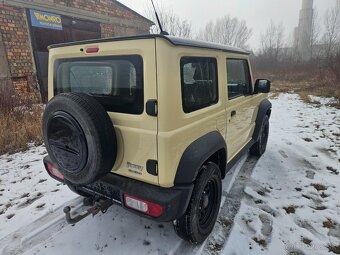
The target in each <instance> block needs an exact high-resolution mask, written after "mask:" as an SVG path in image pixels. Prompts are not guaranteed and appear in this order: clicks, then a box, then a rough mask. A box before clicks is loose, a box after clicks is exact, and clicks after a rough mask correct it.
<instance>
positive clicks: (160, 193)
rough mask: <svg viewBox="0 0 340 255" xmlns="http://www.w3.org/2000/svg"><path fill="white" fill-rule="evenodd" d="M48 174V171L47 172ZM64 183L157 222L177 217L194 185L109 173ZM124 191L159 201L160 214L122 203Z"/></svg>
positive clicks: (46, 159) (188, 199) (182, 212)
mask: <svg viewBox="0 0 340 255" xmlns="http://www.w3.org/2000/svg"><path fill="white" fill-rule="evenodd" d="M44 162H50V163H52V162H51V159H50V158H49V157H48V156H46V157H45V158H44ZM46 171H47V169H46ZM47 172H48V171H47ZM48 174H49V175H50V173H49V172H48ZM50 176H51V177H52V178H54V179H55V180H57V181H61V180H58V179H56V178H55V177H54V176H52V175H50ZM64 183H66V184H68V185H71V186H72V189H71V190H72V191H74V192H76V193H78V194H80V193H83V194H82V195H83V196H84V195H85V194H88V195H89V196H94V197H104V198H108V199H112V201H113V202H115V203H116V204H120V205H121V206H123V207H124V208H125V209H127V210H128V211H131V212H133V213H135V214H137V215H140V216H142V217H145V218H149V219H152V220H155V221H159V222H168V221H172V220H175V219H178V218H179V217H181V216H182V215H183V214H184V213H185V211H186V209H187V207H188V205H189V201H190V199H191V194H192V191H193V188H194V185H193V184H189V185H177V186H174V187H171V188H163V187H159V186H155V185H151V184H148V183H145V182H141V181H137V180H134V179H131V178H127V177H124V176H120V175H116V174H113V173H109V174H107V175H105V176H104V177H102V178H101V179H100V180H98V181H97V182H94V183H92V184H90V185H85V186H81V185H74V184H71V183H68V182H67V181H66V180H65V182H64ZM94 187H99V189H98V190H93V189H94ZM124 194H128V195H131V196H133V197H137V198H140V199H143V200H145V201H149V202H152V203H156V204H159V205H162V206H163V208H164V211H163V214H162V215H161V216H160V217H159V218H153V217H151V216H148V215H145V214H143V213H140V212H138V211H135V210H133V209H129V208H127V207H125V206H124V198H123V196H124ZM118 196H120V197H118Z"/></svg>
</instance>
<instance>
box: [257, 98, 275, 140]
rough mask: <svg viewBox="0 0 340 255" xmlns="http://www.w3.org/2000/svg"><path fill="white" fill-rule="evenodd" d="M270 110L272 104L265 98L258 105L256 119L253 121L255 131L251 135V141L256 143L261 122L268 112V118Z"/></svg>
mask: <svg viewBox="0 0 340 255" xmlns="http://www.w3.org/2000/svg"><path fill="white" fill-rule="evenodd" d="M271 108H272V103H271V102H270V101H269V100H268V99H267V98H266V99H263V100H262V101H261V103H260V105H259V111H258V112H257V117H256V121H255V130H254V133H253V139H254V141H257V140H258V138H259V135H260V131H261V126H262V122H263V120H264V117H265V116H266V115H267V113H268V112H269V117H270V114H271Z"/></svg>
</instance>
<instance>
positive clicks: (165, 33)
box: [151, 0, 169, 35]
mask: <svg viewBox="0 0 340 255" xmlns="http://www.w3.org/2000/svg"><path fill="white" fill-rule="evenodd" d="M151 3H152V6H153V9H154V11H155V15H156V19H157V22H158V26H159V29H160V30H161V32H160V34H161V35H169V33H168V32H166V31H164V30H163V27H162V24H161V21H160V20H159V17H158V13H157V11H156V7H155V5H154V3H153V0H151Z"/></svg>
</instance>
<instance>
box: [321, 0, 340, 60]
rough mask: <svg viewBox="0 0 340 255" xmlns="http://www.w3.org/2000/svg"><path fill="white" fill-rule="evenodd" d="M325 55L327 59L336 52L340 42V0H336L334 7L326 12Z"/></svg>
mask: <svg viewBox="0 0 340 255" xmlns="http://www.w3.org/2000/svg"><path fill="white" fill-rule="evenodd" d="M323 39H324V43H325V55H326V58H327V59H330V57H331V56H332V55H333V54H335V53H336V46H337V44H338V43H339V42H340V0H336V4H335V6H334V8H331V9H328V10H327V11H326V14H325V33H324V36H323Z"/></svg>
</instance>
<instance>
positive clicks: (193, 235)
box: [174, 163, 222, 244]
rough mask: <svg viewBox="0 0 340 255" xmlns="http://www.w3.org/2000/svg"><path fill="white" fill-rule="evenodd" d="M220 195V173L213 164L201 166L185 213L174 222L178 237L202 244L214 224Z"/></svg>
mask: <svg viewBox="0 0 340 255" xmlns="http://www.w3.org/2000/svg"><path fill="white" fill-rule="evenodd" d="M221 195H222V182H221V172H220V169H219V168H218V166H217V165H216V164H214V163H208V164H206V165H203V166H202V168H201V170H200V173H199V176H198V178H197V180H196V184H195V187H194V190H193V194H192V197H191V200H190V203H189V206H188V208H187V211H186V213H185V214H184V215H183V216H182V217H180V218H179V219H177V220H175V221H174V229H175V231H176V233H177V235H178V236H179V237H181V238H182V239H184V240H187V241H190V242H192V243H195V244H199V243H202V242H203V241H204V240H205V239H206V238H207V237H208V236H209V235H210V233H211V231H212V230H213V228H214V225H215V223H216V219H217V216H218V212H219V209H220V203H221Z"/></svg>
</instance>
